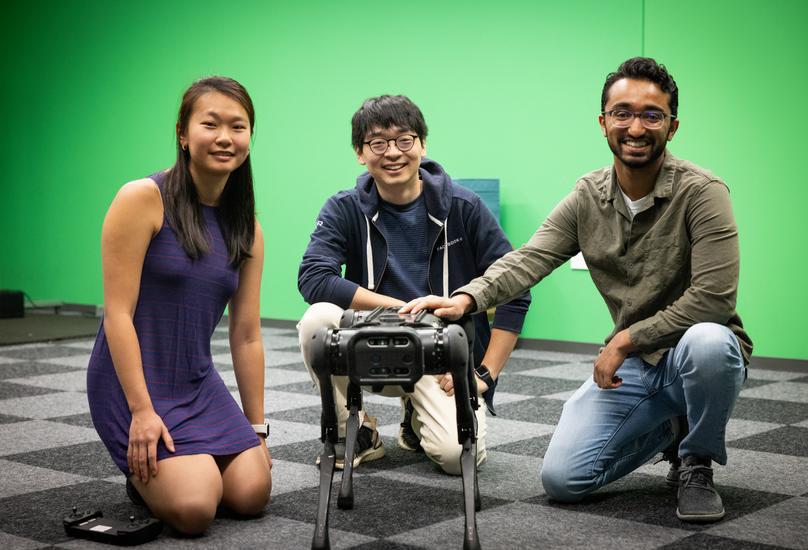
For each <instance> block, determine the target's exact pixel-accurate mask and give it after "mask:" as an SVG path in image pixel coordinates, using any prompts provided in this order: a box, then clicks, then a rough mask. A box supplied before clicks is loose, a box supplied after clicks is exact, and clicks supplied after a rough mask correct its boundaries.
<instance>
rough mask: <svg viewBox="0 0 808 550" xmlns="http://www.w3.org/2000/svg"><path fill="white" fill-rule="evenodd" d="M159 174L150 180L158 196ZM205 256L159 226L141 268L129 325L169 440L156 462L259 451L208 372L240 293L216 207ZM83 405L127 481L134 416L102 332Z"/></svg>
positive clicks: (208, 210)
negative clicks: (219, 328)
mask: <svg viewBox="0 0 808 550" xmlns="http://www.w3.org/2000/svg"><path fill="white" fill-rule="evenodd" d="M164 178H165V174H164V173H163V172H160V173H158V174H155V175H153V176H151V179H152V180H154V181H155V182H157V185H158V187H159V188H160V191H161V193H162V189H163V185H162V184H163V180H164ZM202 214H203V216H204V221H205V226H206V228H207V231H208V234H209V239H210V244H211V251H210V252H209V253H208V254H207V255H205V256H203V257H201V258H199V259H197V260H192V259H191V258H190V257H189V256H188V255H187V254H186V253H185V251H184V250H183V249H182V246H180V244H179V242H178V240H177V238H176V235H175V233H174V231H173V230H172V229H171V228H170V227H169V226H168V223H167V221H166V220H165V218H164V219H163V227H162V229H161V230H160V232H159V233H157V235H156V236H155V237H154V238H153V239H152V241H151V243H150V244H149V248H148V250H147V251H146V257H145V259H144V261H143V273H142V275H141V279H140V294H139V296H138V300H137V305H136V308H135V315H134V325H135V331H136V332H137V337H138V342H139V343H140V353H141V357H142V362H143V374H144V376H145V378H146V385H147V387H148V390H149V396H150V397H151V400H152V404H153V406H154V410H155V411H156V412H157V414H158V415H160V417H161V418H162V419H163V422H164V423H165V425H166V426H167V427H168V431H169V433H170V434H171V437H172V438H173V439H174V448H175V449H176V452H174V453H171V452H169V451H168V449H167V448H166V447H165V444H164V443H163V441H162V440H160V441H159V442H158V446H157V459H158V460H162V459H164V458H169V457H172V456H179V455H192V454H209V455H214V456H221V455H231V454H236V453H240V452H242V451H244V450H246V449H249V448H250V447H255V446H257V445H259V444H260V440H259V438H258V436H257V435H256V434H255V431H254V430H253V429H252V426H251V425H250V422H249V421H248V420H247V417H246V416H244V413H243V412H242V411H241V409H240V408H239V406H238V404H237V403H236V401H235V400H234V399H233V396H231V395H230V392H229V391H228V390H227V388H226V387H225V385H224V382H223V381H222V378H221V376H219V373H218V372H216V369H215V368H214V367H213V359H212V358H211V352H210V339H211V336H212V335H213V330H214V329H215V328H216V325H217V323H218V322H219V320H220V319H221V317H222V314H223V313H224V308H225V306H226V305H227V303H228V302H229V300H230V297H231V296H232V295H233V292H234V291H235V290H236V287H237V286H238V277H239V274H238V271H237V270H236V269H234V268H233V267H232V266H231V265H230V264H229V263H228V254H227V246H226V245H225V242H224V239H223V237H222V231H221V229H220V227H219V224H218V222H217V215H216V207H212V206H204V205H203V206H202ZM87 398H88V400H89V402H90V414H91V416H92V419H93V424H94V425H95V429H96V430H97V431H98V435H99V436H100V437H101V440H102V441H103V442H104V445H106V447H107V449H108V450H109V454H110V455H111V456H112V460H114V461H115V464H116V465H117V466H118V468H120V469H121V471H122V472H123V473H124V475H127V476H128V475H129V474H130V472H129V466H128V465H127V463H126V449H127V447H128V444H129V426H130V424H131V421H132V415H131V413H130V412H129V406H128V405H127V403H126V398H125V396H124V393H123V389H122V388H121V385H120V382H119V381H118V376H117V375H116V373H115V367H114V366H113V364H112V357H111V356H110V352H109V346H108V344H107V338H106V335H105V333H104V325H103V323H102V324H101V328H100V329H99V331H98V336H97V338H96V340H95V347H94V348H93V352H92V356H91V357H90V364H89V368H88V372H87Z"/></svg>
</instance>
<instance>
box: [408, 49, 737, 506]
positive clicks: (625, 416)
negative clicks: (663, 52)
mask: <svg viewBox="0 0 808 550" xmlns="http://www.w3.org/2000/svg"><path fill="white" fill-rule="evenodd" d="M677 107H678V90H677V87H676V83H675V82H674V80H673V78H672V77H671V76H670V74H669V73H668V72H667V70H666V69H665V68H664V66H662V65H658V64H657V63H656V61H654V60H653V59H649V58H633V59H629V60H628V61H626V62H624V63H623V64H622V65H621V66H620V67H619V68H618V70H617V72H615V73H611V74H610V75H609V76H608V77H607V79H606V82H605V84H604V87H603V93H602V97H601V115H600V117H599V122H600V128H601V131H602V132H603V136H604V137H605V138H606V140H607V142H608V144H609V147H610V149H611V150H612V153H614V164H613V166H610V167H607V168H603V169H600V170H596V171H594V172H591V173H589V174H587V175H586V176H584V177H583V178H581V179H580V180H579V181H578V183H577V184H576V185H575V188H574V190H573V191H572V193H570V194H569V195H568V196H567V197H566V198H565V199H564V200H563V201H561V203H560V204H559V205H558V206H556V208H555V209H554V210H553V211H552V212H551V213H550V215H549V217H548V218H547V220H546V221H545V222H544V223H543V224H542V225H541V227H540V228H539V229H538V230H537V231H536V233H535V234H534V235H533V237H532V238H531V239H530V241H529V242H528V243H527V244H525V245H524V246H523V247H521V248H520V249H518V250H516V251H514V252H511V253H509V254H507V255H505V256H503V257H502V258H501V259H500V260H498V261H497V262H495V263H494V264H493V265H491V267H489V269H488V270H487V271H486V272H485V274H484V275H483V276H482V277H479V278H477V279H474V280H473V281H472V282H471V283H469V284H468V285H466V286H464V287H461V288H460V289H458V290H456V291H455V292H454V293H453V294H452V297H451V298H448V299H447V298H439V297H434V296H429V297H426V298H419V299H417V300H413V301H412V302H410V303H409V304H408V305H407V306H405V308H404V310H403V311H413V312H417V311H419V310H421V309H426V308H429V309H434V310H435V313H436V314H437V315H441V316H444V317H448V318H457V317H459V316H461V315H462V314H464V313H469V312H480V311H485V310H486V309H487V308H489V307H491V306H495V305H497V304H500V303H503V302H506V301H507V300H509V299H510V298H511V297H513V296H516V295H519V294H521V293H522V292H524V291H525V290H526V289H527V288H530V287H531V286H533V285H535V284H536V283H538V282H539V281H540V280H541V279H543V278H544V277H546V276H547V275H548V274H550V272H552V271H553V270H554V269H555V268H556V267H558V266H560V265H561V264H563V263H564V262H565V261H567V260H568V259H569V258H570V257H571V256H573V255H575V254H576V253H578V252H579V251H580V252H582V253H583V256H584V259H585V260H586V263H587V266H588V267H589V271H590V274H591V276H592V280H593V281H594V282H595V285H596V286H597V288H598V290H599V291H600V293H601V295H602V296H603V298H604V300H605V301H606V305H607V306H608V308H609V312H610V313H611V316H612V319H613V320H614V324H615V326H614V330H613V331H612V333H611V334H610V335H609V336H608V337H607V338H606V346H605V347H604V348H602V349H601V352H600V354H599V355H598V357H597V358H596V359H595V362H594V373H593V376H592V378H591V379H589V380H587V381H586V382H585V383H584V384H583V385H582V386H581V387H580V388H579V389H578V391H576V392H575V394H574V395H573V396H572V397H571V398H570V399H569V401H567V403H566V404H565V405H564V409H563V412H562V414H561V418H560V420H559V423H558V427H557V428H556V430H555V433H554V434H553V438H552V440H551V441H550V445H549V447H548V449H547V453H546V455H545V457H544V464H543V467H542V472H541V479H542V484H543V485H544V488H545V490H546V492H547V494H548V496H549V497H550V498H552V499H554V500H559V501H564V502H576V501H579V500H581V499H582V498H584V497H585V496H586V495H588V494H589V493H591V492H593V491H595V490H596V489H598V488H599V487H602V486H603V485H606V484H607V483H610V482H611V481H614V480H616V479H618V478H620V477H622V476H624V475H626V474H628V473H629V472H632V471H633V470H635V469H636V468H638V467H639V466H641V465H642V464H644V463H646V462H647V461H648V460H649V459H650V458H651V457H653V456H654V455H655V454H657V453H658V452H660V451H663V452H664V453H663V456H664V457H665V458H667V459H668V460H670V461H671V463H672V466H671V471H670V472H669V473H668V476H667V481H668V483H669V484H671V485H675V486H677V487H678V493H677V499H678V505H677V510H676V514H677V516H678V517H679V518H680V519H682V520H685V521H705V522H706V521H717V520H719V519H721V518H722V517H723V516H724V506H723V503H722V500H721V497H720V495H719V494H718V492H717V491H716V490H715V487H714V485H713V471H712V468H711V467H710V464H711V461H716V462H718V463H719V464H726V461H727V454H726V446H725V430H726V424H727V421H728V420H729V416H730V413H731V412H732V408H733V405H734V403H735V400H736V399H737V396H738V393H739V391H740V388H741V385H742V384H743V382H744V380H745V377H746V369H745V365H746V364H748V362H749V356H750V354H751V351H752V342H751V340H750V339H749V337H748V336H747V334H746V333H745V332H744V330H743V325H742V323H741V320H740V318H739V317H738V314H737V313H736V311H735V297H736V291H737V285H738V264H739V260H738V233H737V229H736V226H735V221H734V218H733V215H732V209H731V206H730V201H729V190H728V189H727V186H726V185H725V184H724V182H723V181H721V180H720V179H719V178H717V177H716V176H714V175H713V174H711V173H710V172H708V171H707V170H704V169H702V168H699V167H698V166H696V165H694V164H691V163H689V162H687V161H684V160H680V159H677V158H676V157H674V156H673V155H671V154H670V153H669V152H667V151H666V150H665V147H666V143H667V142H668V141H670V140H672V139H673V136H674V135H675V133H676V130H677V128H678V127H679V120H678V119H677V118H676V113H677ZM688 428H689V431H688Z"/></svg>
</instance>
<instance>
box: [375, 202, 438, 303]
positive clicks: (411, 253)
mask: <svg viewBox="0 0 808 550" xmlns="http://www.w3.org/2000/svg"><path fill="white" fill-rule="evenodd" d="M376 223H377V224H378V225H379V226H380V227H381V230H382V233H383V234H384V236H385V238H386V239H387V267H386V268H385V270H384V274H383V275H382V280H381V282H380V284H379V286H378V287H377V292H379V293H380V294H384V295H386V296H392V297H393V298H398V299H399V300H403V301H405V302H409V301H410V300H413V299H415V298H417V297H419V296H426V295H427V294H429V279H428V277H429V245H430V243H428V242H427V229H428V226H427V224H429V218H428V217H427V212H426V204H425V202H424V195H423V193H422V194H421V195H420V196H419V197H418V198H417V199H415V200H414V201H412V202H411V203H409V204H403V205H398V204H391V203H389V202H385V201H383V200H381V199H379V218H378V220H377V222H376Z"/></svg>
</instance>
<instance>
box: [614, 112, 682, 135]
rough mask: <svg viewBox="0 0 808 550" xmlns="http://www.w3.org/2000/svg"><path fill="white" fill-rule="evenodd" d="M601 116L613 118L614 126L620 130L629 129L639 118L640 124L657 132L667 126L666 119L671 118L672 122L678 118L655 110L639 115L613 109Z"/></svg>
mask: <svg viewBox="0 0 808 550" xmlns="http://www.w3.org/2000/svg"><path fill="white" fill-rule="evenodd" d="M601 114H602V115H604V116H606V115H608V116H609V117H611V119H612V124H614V125H615V126H616V127H618V128H628V127H629V126H631V123H632V122H634V118H635V117H639V118H640V123H642V125H643V126H645V127H646V128H648V129H649V130H657V129H659V128H662V125H663V124H665V119H666V118H669V117H670V119H671V120H673V119H675V118H676V115H666V114H665V113H663V112H662V111H657V110H653V109H652V110H649V111H640V112H639V113H635V112H634V111H629V110H627V109H612V110H611V111H604V112H602V113H601Z"/></svg>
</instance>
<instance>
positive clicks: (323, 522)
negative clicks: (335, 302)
mask: <svg viewBox="0 0 808 550" xmlns="http://www.w3.org/2000/svg"><path fill="white" fill-rule="evenodd" d="M313 339H314V340H315V342H314V345H313V349H314V355H313V357H312V364H311V367H312V369H313V370H314V372H315V374H316V375H317V379H318V380H319V386H320V397H321V400H322V404H323V413H322V417H321V430H322V431H321V436H320V440H321V441H322V442H323V452H322V454H321V456H320V492H319V502H318V505H317V517H316V520H315V529H314V537H313V539H312V545H311V547H312V548H313V549H315V550H324V549H329V548H330V547H331V544H330V541H329V537H328V509H329V502H330V500H331V483H332V481H333V477H334V466H335V463H336V453H335V452H334V446H335V445H336V443H337V427H338V420H337V414H336V407H335V403H334V391H333V383H332V381H331V377H332V376H333V375H336V376H348V379H349V382H348V395H347V401H348V402H347V407H348V410H349V416H348V423H347V427H346V444H345V468H344V471H343V473H342V483H341V486H340V491H339V496H338V498H337V506H338V507H339V508H340V509H342V510H350V509H352V508H353V506H354V494H353V480H352V476H353V458H354V452H355V449H354V447H355V443H356V435H357V432H358V430H359V414H358V413H359V410H361V409H362V392H361V386H369V387H370V388H371V390H373V391H376V392H378V391H381V389H382V388H383V387H384V386H401V387H402V388H403V389H404V391H405V392H412V391H413V388H414V386H415V384H416V382H418V380H419V379H420V378H421V377H422V376H423V375H425V374H427V375H431V374H443V373H447V372H449V373H452V377H453V379H454V391H455V394H454V397H455V404H456V409H457V439H458V442H459V443H460V445H461V446H462V452H461V455H460V467H461V472H462V482H463V503H464V508H465V515H466V521H465V529H464V537H463V548H464V550H478V549H479V548H480V542H479V538H478V536H477V522H476V517H475V513H476V512H477V511H479V510H480V507H481V504H480V493H479V489H478V486H477V467H476V457H477V426H476V418H475V416H474V410H475V409H476V408H477V407H479V403H478V402H477V392H476V387H477V386H476V381H475V378H474V362H473V357H472V349H473V342H474V327H473V323H472V322H471V320H470V319H469V318H464V319H462V320H461V321H460V322H458V323H449V324H447V323H445V322H444V321H443V320H442V319H440V318H438V317H436V316H435V315H433V314H431V313H428V312H426V311H421V312H419V313H418V314H415V315H412V314H399V313H398V310H397V308H382V307H379V308H376V309H374V310H372V311H355V310H351V309H349V310H346V311H345V313H344V314H343V315H342V319H341V320H340V326H339V328H337V329H327V328H323V329H321V330H320V331H318V332H317V333H316V334H315V335H314V336H313ZM470 389H471V390H473V391H470Z"/></svg>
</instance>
